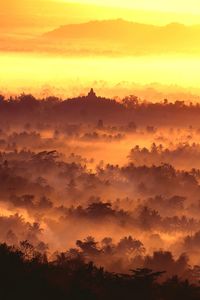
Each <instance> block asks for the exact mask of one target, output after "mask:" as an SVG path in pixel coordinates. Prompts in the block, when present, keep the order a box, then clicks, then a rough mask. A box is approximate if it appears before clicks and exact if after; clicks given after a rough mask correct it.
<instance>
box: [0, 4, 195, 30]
mask: <svg viewBox="0 0 200 300" xmlns="http://www.w3.org/2000/svg"><path fill="white" fill-rule="evenodd" d="M0 17H1V18H0V25H1V30H2V29H3V28H5V27H6V28H9V27H11V28H13V27H17V26H19V27H23V26H24V27H27V26H29V27H30V26H33V27H41V29H43V28H45V27H52V28H53V27H56V26H59V25H61V24H67V23H71V22H72V23H76V22H82V21H87V20H92V19H113V18H123V19H127V20H131V21H135V22H142V23H151V24H167V23H170V22H180V23H186V24H197V23H199V22H200V21H199V20H200V18H199V17H200V3H199V1H197V0H191V1H179V0H173V1H172V0H168V1H164V0H153V1H149V0H140V1H132V0H124V1H120V0H118V1H117V0H81V1H73V0H71V1H66V0H7V1H1V10H0ZM15 29H16V28H15Z"/></svg>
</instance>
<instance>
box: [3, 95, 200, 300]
mask: <svg viewBox="0 0 200 300" xmlns="http://www.w3.org/2000/svg"><path fill="white" fill-rule="evenodd" d="M199 116H200V106H199V104H193V103H189V104H188V103H185V102H184V101H176V102H174V103H170V102H168V100H167V99H165V100H163V101H162V102H160V103H150V102H146V101H142V100H140V99H139V98H138V97H136V96H128V97H126V98H124V99H121V100H119V99H118V100H116V99H106V98H101V97H97V96H96V94H95V92H94V91H93V90H91V91H90V92H89V94H88V95H86V96H80V97H77V98H75V99H66V100H63V99H59V98H56V97H53V96H52V97H48V98H45V99H36V98H35V97H34V96H32V95H26V94H22V95H19V96H15V97H7V98H6V97H4V96H0V186H1V189H0V211H1V214H0V243H1V244H0V277H1V293H2V295H3V298H4V299H12V298H13V297H16V298H21V299H27V298H28V299H36V298H38V299H77V300H78V299H80V300H82V299H88V300H89V299H121V298H122V297H124V298H125V299H126V298H130V297H133V298H135V299H141V300H142V299H155V300H157V299H163V300H165V299H166V300H168V299H169V300H171V299H175V300H176V299H187V300H190V299H191V300H193V299H195V300H196V299H199V298H200V288H199V281H200V258H199V246H200V218H199V209H200V143H199V138H200V121H199V120H200V118H199ZM11 287H12V288H11Z"/></svg>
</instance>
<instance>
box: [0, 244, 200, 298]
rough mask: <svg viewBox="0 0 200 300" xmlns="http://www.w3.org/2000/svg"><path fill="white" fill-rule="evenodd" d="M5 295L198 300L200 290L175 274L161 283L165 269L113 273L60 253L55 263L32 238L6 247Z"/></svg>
mask: <svg viewBox="0 0 200 300" xmlns="http://www.w3.org/2000/svg"><path fill="white" fill-rule="evenodd" d="M0 266H1V268H0V287H1V297H2V299H13V298H14V299H34V300H35V299H59V300H62V299H70V300H71V299H72V300H83V299H85V300H90V299H91V300H95V299H98V300H101V299H109V300H110V299H129V298H133V299H141V300H147V299H148V300H149V299H150V300H159V299H163V300H171V299H174V300H179V299H180V300H198V299H199V298H200V288H199V287H198V286H195V285H194V284H190V283H189V282H188V281H187V280H181V279H179V278H178V277H176V276H174V277H172V278H169V279H167V280H165V281H163V282H162V283H160V281H159V280H160V278H162V274H163V273H164V271H162V270H161V271H159V272H157V271H156V272H154V271H152V270H151V269H148V268H144V269H136V270H131V272H130V274H117V273H109V272H107V271H105V270H104V269H103V268H102V267H96V266H95V265H94V264H93V263H92V262H87V263H86V262H84V260H83V259H82V258H81V257H78V256H76V257H72V256H69V255H64V254H63V253H60V254H58V255H57V257H56V258H55V259H54V260H53V261H48V260H47V257H46V255H45V254H44V255H41V254H40V253H39V252H37V251H35V249H34V248H33V247H32V245H31V244H29V243H28V242H27V241H24V242H22V243H21V246H20V248H19V249H16V248H13V247H8V246H7V245H6V244H1V245H0Z"/></svg>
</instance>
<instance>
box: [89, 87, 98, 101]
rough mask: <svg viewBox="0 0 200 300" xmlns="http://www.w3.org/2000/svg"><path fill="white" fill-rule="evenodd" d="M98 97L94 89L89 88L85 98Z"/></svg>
mask: <svg viewBox="0 0 200 300" xmlns="http://www.w3.org/2000/svg"><path fill="white" fill-rule="evenodd" d="M97 98H98V97H97V95H96V93H95V92H94V89H93V88H91V90H90V91H89V93H88V95H87V99H88V100H96V99H97Z"/></svg>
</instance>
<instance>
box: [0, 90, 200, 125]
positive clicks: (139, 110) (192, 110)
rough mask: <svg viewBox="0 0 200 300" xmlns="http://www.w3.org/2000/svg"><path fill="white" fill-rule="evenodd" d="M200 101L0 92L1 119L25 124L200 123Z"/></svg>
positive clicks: (11, 122)
mask: <svg viewBox="0 0 200 300" xmlns="http://www.w3.org/2000/svg"><path fill="white" fill-rule="evenodd" d="M199 115H200V105H199V103H196V104H193V103H192V102H191V103H190V104H186V103H184V101H179V100H177V101H176V102H175V103H170V102H168V101H167V99H165V100H164V101H163V102H160V103H150V102H145V101H139V99H138V98H137V97H136V96H129V97H126V98H124V99H122V101H121V102H118V101H116V100H113V99H106V98H102V97H97V96H96V95H95V94H94V96H91V94H88V95H87V96H82V97H77V98H74V99H67V100H64V101H62V100H61V99H60V98H57V97H48V98H45V99H36V98H35V97H34V96H32V95H26V94H22V95H20V96H16V97H10V98H8V99H5V98H4V97H3V96H0V116H1V123H4V122H9V123H10V124H18V125H19V124H22V123H23V122H24V123H27V122H29V121H30V120H31V121H32V123H34V124H42V126H45V122H46V123H48V122H53V123H54V124H55V123H62V124H63V122H64V123H67V122H76V123H78V122H89V123H91V122H98V120H100V119H101V120H104V121H105V122H107V124H125V123H126V122H129V123H130V124H131V122H133V121H134V122H136V124H137V125H145V126H148V125H150V126H151V125H154V126H155V125H157V126H167V125H171V126H173V125H177V126H183V127H184V126H189V125H192V126H199V125H200V122H199Z"/></svg>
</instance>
